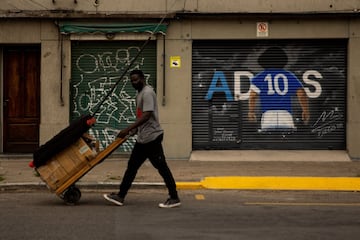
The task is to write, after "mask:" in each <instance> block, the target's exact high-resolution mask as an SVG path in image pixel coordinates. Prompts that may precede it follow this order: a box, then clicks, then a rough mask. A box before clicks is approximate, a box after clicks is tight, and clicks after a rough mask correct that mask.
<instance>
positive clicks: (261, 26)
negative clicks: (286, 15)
mask: <svg viewBox="0 0 360 240" xmlns="http://www.w3.org/2000/svg"><path fill="white" fill-rule="evenodd" d="M256 36H257V37H268V36H269V23H268V22H257V23H256Z"/></svg>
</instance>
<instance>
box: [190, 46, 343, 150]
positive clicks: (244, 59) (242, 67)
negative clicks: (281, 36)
mask: <svg viewBox="0 0 360 240" xmlns="http://www.w3.org/2000/svg"><path fill="white" fill-rule="evenodd" d="M346 46H347V42H346V40H291V41H290V40H286V41H285V40H281V41H241V40H239V41H194V43H193V57H192V58H193V59H192V61H193V66H192V67H193V69H192V126H193V128H192V130H193V149H344V148H345V129H346V126H345V123H346V119H345V117H346V112H345V111H346V105H345V102H346V72H347V69H346V68H347V66H346V51H347V48H346ZM266 50H269V51H267V53H265V51H266ZM284 54H285V56H284ZM265 55H266V56H267V57H266V58H264V57H263V56H265ZM259 59H262V60H260V61H259ZM260 63H261V65H260ZM283 65H284V66H283ZM271 69H273V70H271ZM283 70H285V71H283ZM269 71H270V72H269ZM261 74H262V75H261ZM255 76H257V77H255ZM261 79H262V80H261ZM296 79H297V80H296ZM260 80H261V81H260ZM298 82H300V84H301V85H302V87H301V85H300V88H301V89H303V90H304V91H305V93H306V99H307V101H308V109H309V116H310V118H309V121H308V122H307V123H304V121H303V120H302V112H303V110H302V107H301V104H300V102H299V98H298V96H297V94H296V93H297V91H298V90H299V88H298V87H299V86H297V85H299V83H298ZM251 83H253V85H257V84H258V89H260V88H259V86H262V87H263V89H262V90H261V91H262V93H263V94H262V95H261V94H260V93H259V94H258V95H257V100H256V105H255V114H256V118H257V121H256V122H251V121H249V119H248V112H249V93H250V85H251ZM261 84H262V85H261ZM261 91H260V92H261ZM299 91H300V92H301V90H299ZM270 95H272V96H275V97H271V96H270ZM269 96H270V97H269ZM286 106H287V107H286ZM284 109H287V111H286V112H284V111H285V110H284ZM268 110H270V111H268ZM265 112H266V114H264V113H265ZM261 119H263V122H262V123H261Z"/></svg>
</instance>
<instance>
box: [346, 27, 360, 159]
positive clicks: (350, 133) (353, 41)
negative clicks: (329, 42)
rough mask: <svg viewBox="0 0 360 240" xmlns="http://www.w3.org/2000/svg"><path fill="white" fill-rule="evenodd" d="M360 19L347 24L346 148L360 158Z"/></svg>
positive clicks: (350, 153)
mask: <svg viewBox="0 0 360 240" xmlns="http://www.w3.org/2000/svg"><path fill="white" fill-rule="evenodd" d="M359 46H360V21H359V20H353V21H351V22H350V25H349V51H348V85H347V89H348V92H347V93H348V96H347V111H348V113H347V131H346V133H347V138H346V141H347V150H348V152H349V155H350V156H351V157H353V158H360V148H359V142H360V131H359V129H360V111H359V109H360V68H359V63H360V49H359Z"/></svg>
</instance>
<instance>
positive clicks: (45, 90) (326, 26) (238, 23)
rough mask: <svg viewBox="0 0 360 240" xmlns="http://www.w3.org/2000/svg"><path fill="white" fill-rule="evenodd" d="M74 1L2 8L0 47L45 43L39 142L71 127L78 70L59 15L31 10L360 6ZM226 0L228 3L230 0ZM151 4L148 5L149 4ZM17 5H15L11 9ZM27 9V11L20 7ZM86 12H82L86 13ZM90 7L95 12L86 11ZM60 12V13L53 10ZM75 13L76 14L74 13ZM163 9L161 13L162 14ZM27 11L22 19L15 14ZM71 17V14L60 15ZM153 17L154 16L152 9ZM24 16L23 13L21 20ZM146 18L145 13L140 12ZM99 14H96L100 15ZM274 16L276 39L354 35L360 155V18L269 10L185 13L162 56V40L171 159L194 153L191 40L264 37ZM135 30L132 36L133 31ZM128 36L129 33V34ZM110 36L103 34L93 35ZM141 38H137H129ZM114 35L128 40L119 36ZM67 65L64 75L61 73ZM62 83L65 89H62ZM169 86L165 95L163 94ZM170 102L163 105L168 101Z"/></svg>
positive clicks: (335, 5)
mask: <svg viewBox="0 0 360 240" xmlns="http://www.w3.org/2000/svg"><path fill="white" fill-rule="evenodd" d="M114 2H115V1H110V0H107V1H104V0H99V1H98V3H99V4H98V5H97V6H96V4H95V0H94V1H82V0H77V3H74V1H73V0H62V1H60V0H59V1H55V4H53V3H52V1H45V0H43V1H41V0H33V1H21V0H13V1H6V2H5V3H2V4H1V6H0V16H3V17H4V16H5V17H8V18H3V19H2V20H0V26H1V29H0V45H1V44H2V45H3V44H30V43H39V44H41V54H42V55H41V125H40V142H41V143H44V142H45V141H47V140H48V139H49V138H51V137H52V136H53V135H54V134H55V133H57V132H58V131H59V130H61V129H63V128H64V127H65V126H67V125H68V120H69V107H70V106H69V95H70V94H69V85H70V84H69V81H70V77H71V76H70V73H71V69H70V67H71V61H70V56H71V49H70V43H71V41H70V38H69V37H68V36H65V39H64V42H63V52H64V56H63V57H64V58H63V66H61V64H60V63H61V51H60V50H61V45H60V42H59V39H60V37H59V33H58V29H57V27H56V25H55V24H54V20H53V19H47V17H46V16H47V15H46V14H49V15H50V14H52V13H50V12H46V14H45V15H44V16H41V18H33V17H31V16H29V14H30V13H31V12H32V11H35V12H36V11H48V10H51V9H58V10H59V9H75V10H76V11H79V12H78V16H81V15H83V14H86V15H87V16H88V17H89V18H92V16H93V15H91V14H90V13H89V12H93V14H94V15H97V14H102V13H104V14H105V13H106V12H107V13H106V14H108V15H110V16H111V15H112V14H115V13H117V14H119V13H120V12H121V13H123V14H135V13H142V12H144V13H146V14H150V15H151V14H154V17H159V16H160V15H161V14H163V13H164V12H166V11H168V12H172V11H183V10H187V11H191V12H222V13H232V12H242V13H245V12H252V13H261V12H287V13H294V12H295V13H296V12H307V11H309V12H310V11H319V12H329V11H330V12H356V11H357V10H356V9H360V2H359V1H358V0H353V1H351V0H349V1H325V0H318V1H313V0H312V1H310V0H303V1H281V0H278V1H276V0H272V1H271V0H269V1H266V3H267V4H265V5H264V4H260V2H261V3H263V2H264V1H260V0H258V1H256V0H254V1H245V0H244V1H239V0H226V1H221V0H217V1H212V0H188V1H182V0H176V1H175V0H155V1H145V0H142V1H140V0H135V1H134V0H132V1H122V4H114ZM225 2H226V4H225ZM144 9H146V11H145V10H144ZM8 10H11V11H8ZM20 10H22V11H20ZM80 10H81V11H80ZM86 11H88V12H87V13H86ZM53 14H61V13H53ZM68 14H70V15H71V14H76V12H75V13H74V12H73V13H68ZM156 14H160V15H158V16H157V15H156ZM15 16H20V18H12V17H15ZM61 16H62V17H66V16H68V15H66V14H65V15H61ZM147 16H148V17H149V15H147ZM22 17H23V18H24V19H22ZM138 17H141V15H138ZM93 20H94V19H93ZM257 21H268V22H269V37H267V39H312V38H325V39H326V38H345V39H349V52H348V85H347V87H348V99H347V106H348V109H347V139H346V140H347V150H348V152H349V155H350V156H351V157H353V158H360V149H359V147H358V143H359V142H360V132H359V131H357V130H358V129H359V128H360V113H359V111H358V109H360V69H359V67H358V63H359V62H360V50H359V49H360V30H359V29H360V20H359V19H357V18H344V17H338V18H337V17H331V18H326V17H323V18H318V17H316V18H312V17H307V18H302V17H301V16H300V15H299V16H296V15H295V16H292V17H291V18H285V17H281V18H272V17H271V16H270V15H262V17H261V18H260V17H258V16H253V17H252V18H241V17H240V16H232V17H227V18H211V17H208V18H206V19H201V18H199V17H196V18H192V17H187V16H185V17H184V18H180V19H172V20H171V21H170V25H169V28H168V31H167V35H166V47H165V54H166V59H165V62H163V58H162V54H163V50H164V49H163V41H162V39H161V38H160V39H159V41H158V66H159V67H158V73H157V76H158V79H157V81H158V83H157V86H158V89H157V92H158V100H159V105H160V117H161V123H162V126H163V127H164V129H165V132H166V133H165V141H164V147H165V151H166V154H167V156H168V158H170V159H188V158H189V156H190V154H191V151H192V145H191V140H192V132H191V127H192V126H191V81H192V79H191V71H192V67H191V66H192V62H191V59H192V40H197V39H258V38H257V37H256V22H257ZM126 36H128V35H126ZM126 36H125V37H126ZM88 37H89V38H94V39H95V38H96V39H103V40H104V41H106V38H105V37H104V36H93V35H92V36H88ZM71 38H72V39H87V36H84V35H82V36H71ZM128 38H129V39H134V38H136V36H135V35H134V36H130V37H128ZM115 39H121V34H120V36H119V35H117V36H116V38H115ZM171 56H180V57H181V68H170V64H169V59H170V57H171ZM163 64H164V65H165V89H163V87H164V86H163V73H162V68H161V67H160V66H162V65H163ZM61 71H63V72H62V73H63V74H62V79H61ZM61 86H62V94H61V93H60V89H61ZM163 90H164V91H165V95H164V96H163ZM162 103H164V104H162Z"/></svg>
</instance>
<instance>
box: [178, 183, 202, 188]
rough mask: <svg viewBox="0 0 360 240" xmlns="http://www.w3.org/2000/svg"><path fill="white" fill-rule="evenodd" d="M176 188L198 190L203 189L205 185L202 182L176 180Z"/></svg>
mask: <svg viewBox="0 0 360 240" xmlns="http://www.w3.org/2000/svg"><path fill="white" fill-rule="evenodd" d="M176 188H177V189H183V190H196V189H202V188H203V186H202V184H201V182H176Z"/></svg>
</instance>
